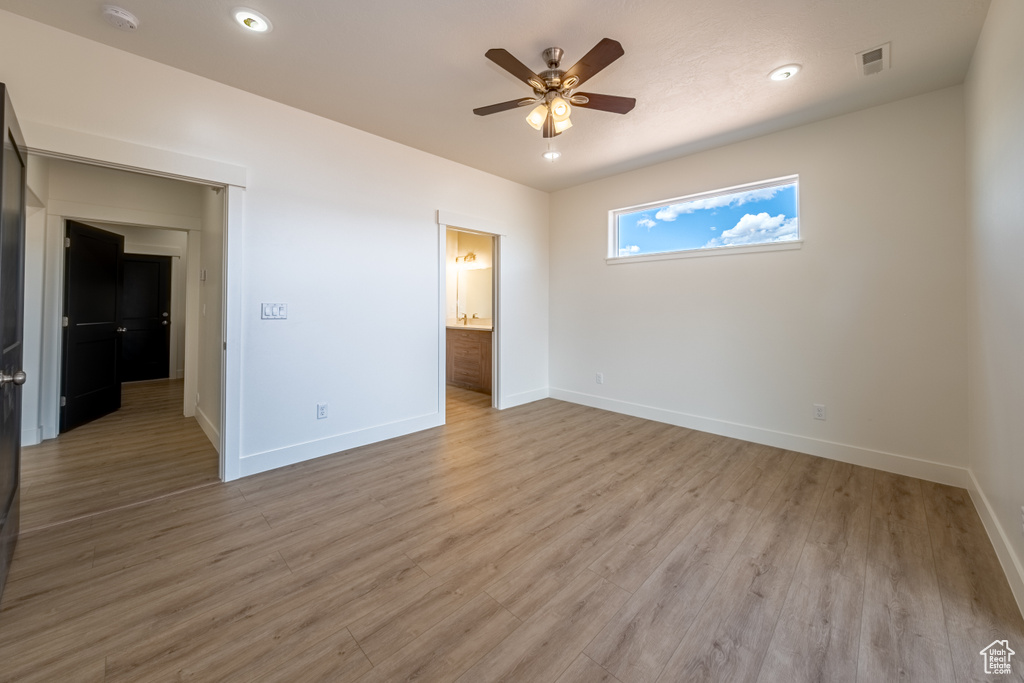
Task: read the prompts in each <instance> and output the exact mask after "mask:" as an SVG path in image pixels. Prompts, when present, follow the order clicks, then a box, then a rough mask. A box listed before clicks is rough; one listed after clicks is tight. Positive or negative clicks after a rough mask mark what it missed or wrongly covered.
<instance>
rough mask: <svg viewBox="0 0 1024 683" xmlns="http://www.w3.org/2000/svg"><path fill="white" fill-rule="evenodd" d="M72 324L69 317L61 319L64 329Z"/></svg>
mask: <svg viewBox="0 0 1024 683" xmlns="http://www.w3.org/2000/svg"><path fill="white" fill-rule="evenodd" d="M70 322H71V321H70V320H68V317H67V316H64V317H63V318H61V319H60V324H61V325H62V326H63V327H67V326H68V324H69V323H70Z"/></svg>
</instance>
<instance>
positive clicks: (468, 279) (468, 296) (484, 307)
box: [456, 268, 492, 320]
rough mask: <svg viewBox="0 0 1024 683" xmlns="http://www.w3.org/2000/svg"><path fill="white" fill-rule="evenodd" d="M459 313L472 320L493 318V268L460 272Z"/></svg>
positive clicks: (459, 315)
mask: <svg viewBox="0 0 1024 683" xmlns="http://www.w3.org/2000/svg"><path fill="white" fill-rule="evenodd" d="M456 298H457V302H458V304H457V311H456V312H457V313H458V317H459V318H461V317H462V316H463V315H465V316H466V317H467V318H470V319H472V318H473V316H474V315H476V317H477V318H484V319H487V320H489V319H490V318H491V299H492V296H491V268H475V269H473V270H460V271H459V276H458V295H457V297H456Z"/></svg>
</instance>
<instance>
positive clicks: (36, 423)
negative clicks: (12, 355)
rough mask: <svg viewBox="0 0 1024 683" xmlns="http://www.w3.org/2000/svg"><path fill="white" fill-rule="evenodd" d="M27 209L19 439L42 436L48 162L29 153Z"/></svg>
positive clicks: (31, 441)
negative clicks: (22, 381) (25, 377)
mask: <svg viewBox="0 0 1024 683" xmlns="http://www.w3.org/2000/svg"><path fill="white" fill-rule="evenodd" d="M27 185H28V188H27V189H28V193H27V194H28V202H27V203H28V211H27V218H26V220H25V310H24V313H25V327H24V329H25V336H24V342H23V348H24V350H25V355H24V357H23V358H22V369H23V370H24V371H25V373H26V374H28V380H27V381H26V382H25V384H24V385H23V387H22V393H21V427H22V434H21V442H22V443H23V444H26V445H30V444H37V443H39V442H40V441H42V440H43V416H42V412H41V407H42V403H41V401H42V387H43V378H42V356H43V283H44V281H45V273H44V263H45V253H46V209H45V206H46V204H45V201H46V198H47V197H48V196H49V194H50V165H49V161H48V160H46V159H40V158H39V157H34V156H30V157H29V163H28V178H27Z"/></svg>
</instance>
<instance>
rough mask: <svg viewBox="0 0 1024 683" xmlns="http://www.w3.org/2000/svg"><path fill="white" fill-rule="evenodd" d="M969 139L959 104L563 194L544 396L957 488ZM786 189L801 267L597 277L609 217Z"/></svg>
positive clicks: (960, 479)
mask: <svg viewBox="0 0 1024 683" xmlns="http://www.w3.org/2000/svg"><path fill="white" fill-rule="evenodd" d="M963 126H964V119H963V99H962V89H961V88H960V87H953V88H949V89H946V90H941V91H937V92H933V93H930V94H927V95H923V96H920V97H914V98H910V99H906V100H902V101H899V102H895V103H892V104H888V105H884V106H880V107H875V108H872V109H867V110H864V111H861V112H857V113H854V114H850V115H847V116H842V117H838V118H833V119H829V120H825V121H821V122H818V123H814V124H810V125H805V126H800V127H798V128H794V129H791V130H788V131H784V132H780V133H777V134H773V135H769V136H765V137H762V138H758V139H755V140H750V141H747V142H743V143H739V144H735V145H730V146H727V147H722V148H719V149H715V150H712V151H709V152H706V153H702V154H696V155H693V156H689V157H685V158H681V159H677V160H674V161H671V162H667V163H664V164H660V165H657V166H652V167H648V168H644V169H640V170H637V171H634V172H630V173H626V174H622V175H618V176H615V177H612V178H608V179H605V180H601V181H597V182H593V183H589V184H587V185H583V186H579V187H576V188H572V189H568V190H564V191H561V192H558V193H556V194H554V195H553V196H552V211H551V368H552V371H551V387H552V389H551V393H552V396H555V397H557V398H565V399H567V400H573V401H578V402H581V403H587V404H591V405H598V406H601V407H606V408H609V409H612V410H619V411H622V412H627V413H633V414H637V415H642V416H646V417H651V418H654V419H661V420H664V421H667V422H673V423H676V424H683V425H686V426H690V427H696V428H699V429H704V430H707V431H712V432H718V433H723V434H729V435H732V436H736V437H739V438H745V439H749V440H752V441H755V442H763V443H771V444H775V445H779V446H783V447H788V448H793V449H795V450H800V451H804V452H808V453H814V454H819V455H824V456H828V457H833V458H837V459H840V460H848V461H853V462H858V463H860V464H864V465H868V466H877V467H883V468H885V469H889V470H893V471H899V472H905V473H907V474H913V475H915V476H922V477H925V478H930V479H937V480H940V481H948V482H954V483H959V484H961V485H963V484H964V483H965V482H966V471H965V470H964V469H963V468H964V467H965V466H966V465H967V458H966V450H967V423H966V387H967V371H966V343H967V342H966V332H965V330H966V301H965V266H966V263H965V256H964V239H965V238H964V223H965V220H966V207H965V190H964V184H965V174H964V154H965V152H964V135H963V130H964V128H963ZM789 174H799V175H800V226H801V232H802V238H803V239H804V240H805V243H804V245H803V248H802V249H800V250H795V251H783V252H774V253H757V254H742V255H723V256H708V257H706V258H689V259H676V260H667V261H656V262H646V263H631V264H623V265H606V263H605V260H604V259H605V256H606V255H607V243H608V240H607V230H608V211H609V210H611V209H616V208H619V207H626V206H631V205H636V204H641V203H644V202H650V201H656V200H659V199H668V198H672V197H677V196H682V195H687V194H692V193H696V192H702V191H706V190H714V189H716V188H723V187H729V186H733V185H739V184H743V183H749V182H753V181H758V180H764V179H769V178H776V177H780V176H785V175H789ZM597 372H602V373H604V377H605V384H603V385H597V384H596V383H595V373H597ZM814 403H823V404H825V405H826V406H827V416H828V419H827V421H825V422H821V421H815V420H814V419H812V404H814Z"/></svg>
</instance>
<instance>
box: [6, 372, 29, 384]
mask: <svg viewBox="0 0 1024 683" xmlns="http://www.w3.org/2000/svg"><path fill="white" fill-rule="evenodd" d="M26 379H28V375H26V374H25V373H24V372H23V371H21V370H18V371H17V372H16V373H14V374H13V375H5V374H3V373H0V386H2V385H4V384H14V385H16V386H21V385H22V384H24V383H25V380H26Z"/></svg>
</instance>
